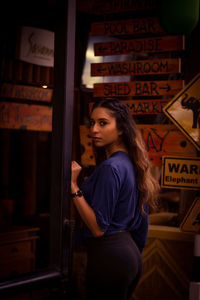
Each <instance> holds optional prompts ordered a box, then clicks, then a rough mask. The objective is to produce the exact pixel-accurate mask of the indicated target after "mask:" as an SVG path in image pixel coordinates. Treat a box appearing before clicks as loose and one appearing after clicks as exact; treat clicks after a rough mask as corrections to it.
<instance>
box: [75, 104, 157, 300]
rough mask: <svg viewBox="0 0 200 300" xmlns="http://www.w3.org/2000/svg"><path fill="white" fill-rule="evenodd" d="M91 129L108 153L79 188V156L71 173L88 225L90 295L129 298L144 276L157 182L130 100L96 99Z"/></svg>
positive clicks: (78, 205)
mask: <svg viewBox="0 0 200 300" xmlns="http://www.w3.org/2000/svg"><path fill="white" fill-rule="evenodd" d="M90 132H91V136H92V140H93V145H94V149H95V150H96V153H97V154H98V152H99V150H100V152H101V153H102V152H103V154H104V156H105V159H104V160H103V162H101V164H100V165H99V166H98V167H97V168H96V170H95V171H94V173H93V174H92V175H91V176H90V177H88V178H87V179H86V181H85V182H84V183H83V185H82V187H81V190H80V189H79V187H78V184H77V178H78V176H79V173H80V171H81V166H80V165H79V164H78V163H77V162H75V161H73V162H72V176H71V192H72V198H73V202H74V204H75V206H76V208H77V210H78V212H79V214H80V216H81V218H82V220H83V221H84V223H85V224H86V226H87V229H88V230H87V234H86V235H87V237H88V238H87V242H88V243H87V244H88V264H87V278H86V287H87V299H92V300H96V299H109V300H111V299H115V300H117V299H119V300H125V299H129V298H130V295H131V294H132V293H133V291H134V289H135V287H136V285H137V282H138V280H139V278H140V276H141V272H142V261H141V253H142V250H143V248H144V246H145V241H146V238H147V233H148V208H149V205H151V206H152V207H155V205H156V200H157V196H158V191H159V185H158V183H157V181H156V180H155V179H154V177H153V176H152V175H151V171H150V165H149V159H148V155H147V152H146V150H145V145H144V142H143V139H142V137H141V135H140V132H139V131H138V129H137V127H136V124H135V122H134V120H133V117H132V116H131V114H130V113H129V110H128V108H127V105H125V104H124V103H123V102H121V101H119V100H117V99H104V100H102V101H98V102H95V104H94V105H93V109H92V112H91V116H90ZM98 159H99V157H98V156H97V160H98Z"/></svg>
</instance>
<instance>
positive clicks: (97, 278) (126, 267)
mask: <svg viewBox="0 0 200 300" xmlns="http://www.w3.org/2000/svg"><path fill="white" fill-rule="evenodd" d="M141 272H142V260H141V254H140V252H139V250H138V247H137V246H136V244H135V242H134V241H133V239H132V237H131V235H130V233H129V232H119V233H116V234H113V235H109V236H103V237H101V238H91V239H88V263H87V277H86V294H87V299H90V300H97V299H101V300H105V299H107V300H108V299H109V300H112V299H115V300H127V299H129V297H130V295H131V294H132V293H133V291H134V289H135V287H136V285H137V283H138V280H139V278H140V276H141Z"/></svg>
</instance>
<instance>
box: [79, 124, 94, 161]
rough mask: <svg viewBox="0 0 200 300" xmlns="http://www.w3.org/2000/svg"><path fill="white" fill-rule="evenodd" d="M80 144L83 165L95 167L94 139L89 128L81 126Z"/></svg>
mask: <svg viewBox="0 0 200 300" xmlns="http://www.w3.org/2000/svg"><path fill="white" fill-rule="evenodd" d="M79 128H80V143H81V150H82V154H81V164H82V165H85V166H94V165H95V164H96V163H95V159H94V154H93V150H92V139H91V136H90V132H89V128H87V127H86V126H85V125H80V127H79Z"/></svg>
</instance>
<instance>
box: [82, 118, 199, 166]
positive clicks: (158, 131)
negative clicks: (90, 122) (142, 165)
mask: <svg viewBox="0 0 200 300" xmlns="http://www.w3.org/2000/svg"><path fill="white" fill-rule="evenodd" d="M137 126H138V128H139V129H140V131H141V134H142V136H143V139H144V141H145V144H146V148H147V151H148V154H149V158H150V160H151V163H152V165H156V166H161V165H162V156H164V155H177V156H178V155H180V154H183V155H186V156H190V157H196V149H195V147H194V146H193V145H192V144H191V143H190V142H189V141H188V140H187V139H186V137H185V136H184V135H183V134H182V133H181V131H180V130H178V129H177V128H176V126H174V125H160V124H156V125H152V124H151V125H149V124H148V125H147V124H145V125H137ZM80 139H81V145H82V149H83V154H82V157H81V159H82V164H83V165H94V164H95V161H94V157H93V153H92V147H91V145H92V143H91V142H92V140H91V137H90V132H89V129H88V128H87V127H86V126H84V125H82V126H80Z"/></svg>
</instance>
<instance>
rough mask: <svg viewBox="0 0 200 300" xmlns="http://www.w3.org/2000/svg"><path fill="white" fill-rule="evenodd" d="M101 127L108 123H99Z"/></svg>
mask: <svg viewBox="0 0 200 300" xmlns="http://www.w3.org/2000/svg"><path fill="white" fill-rule="evenodd" d="M99 124H100V126H105V125H106V124H107V123H106V122H105V121H101V122H99Z"/></svg>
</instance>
